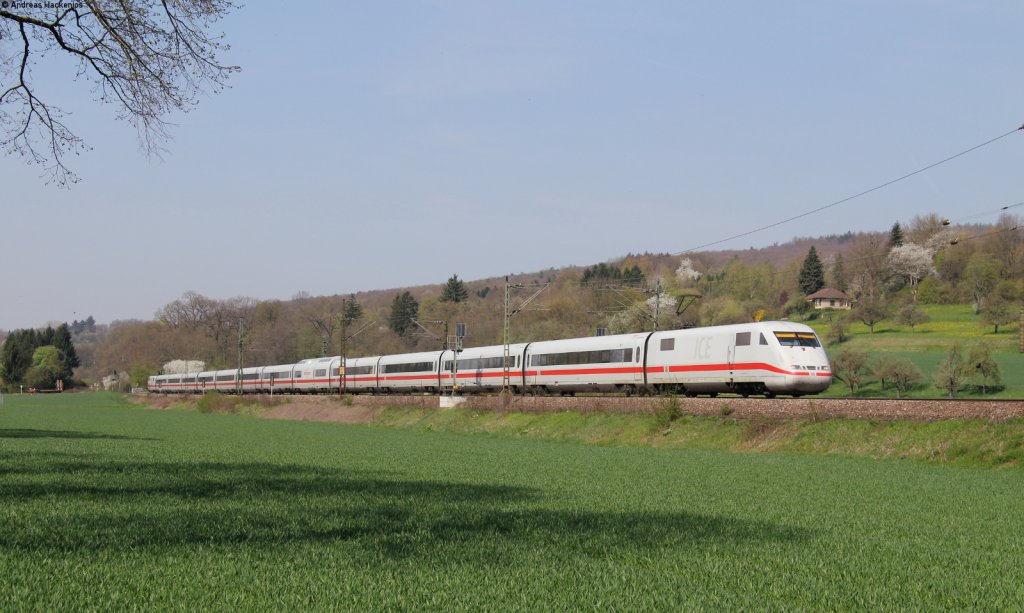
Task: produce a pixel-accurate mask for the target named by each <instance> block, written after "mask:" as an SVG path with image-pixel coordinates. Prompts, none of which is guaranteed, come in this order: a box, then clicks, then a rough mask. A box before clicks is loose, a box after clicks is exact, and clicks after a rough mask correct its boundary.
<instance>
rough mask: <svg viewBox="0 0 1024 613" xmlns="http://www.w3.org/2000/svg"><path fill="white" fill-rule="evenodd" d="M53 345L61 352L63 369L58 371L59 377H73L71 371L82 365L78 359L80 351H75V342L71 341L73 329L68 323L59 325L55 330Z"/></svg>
mask: <svg viewBox="0 0 1024 613" xmlns="http://www.w3.org/2000/svg"><path fill="white" fill-rule="evenodd" d="M53 346H54V347H56V348H57V352H58V353H59V354H60V363H61V370H60V372H59V373H58V377H57V378H59V379H69V378H71V371H72V369H74V368H77V367H78V366H80V365H81V362H80V361H79V360H78V353H77V352H76V351H75V344H74V343H73V342H72V341H71V330H69V329H68V325H67V324H61V325H59V326H57V329H56V330H54V332H53Z"/></svg>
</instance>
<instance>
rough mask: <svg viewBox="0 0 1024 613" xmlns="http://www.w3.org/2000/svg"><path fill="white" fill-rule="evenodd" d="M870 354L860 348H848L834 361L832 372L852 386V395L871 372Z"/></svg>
mask: <svg viewBox="0 0 1024 613" xmlns="http://www.w3.org/2000/svg"><path fill="white" fill-rule="evenodd" d="M869 369H870V367H869V365H868V354H866V353H864V352H863V351H861V350H859V349H847V350H845V351H843V352H841V353H840V354H839V355H837V356H836V357H835V359H834V360H833V361H832V374H833V375H834V376H835V377H836V378H837V379H839V380H840V381H842V382H843V383H845V384H846V385H848V386H849V387H850V395H851V396H853V395H855V394H856V393H857V388H858V387H860V386H861V385H862V384H863V383H864V380H865V379H866V378H867V375H868V372H869Z"/></svg>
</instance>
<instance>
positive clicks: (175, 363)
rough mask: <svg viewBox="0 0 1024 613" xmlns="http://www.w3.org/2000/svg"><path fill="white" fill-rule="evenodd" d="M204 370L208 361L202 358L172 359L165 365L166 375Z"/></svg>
mask: <svg viewBox="0 0 1024 613" xmlns="http://www.w3.org/2000/svg"><path fill="white" fill-rule="evenodd" d="M204 370H206V362H203V361H201V360H171V361H170V362H167V363H166V364H164V367H163V371H164V374H165V375H187V374H188V373H192V372H203V371H204Z"/></svg>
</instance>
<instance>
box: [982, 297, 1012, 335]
mask: <svg viewBox="0 0 1024 613" xmlns="http://www.w3.org/2000/svg"><path fill="white" fill-rule="evenodd" d="M981 319H982V321H984V322H985V323H987V324H988V325H990V326H992V333H993V334H999V326H1003V325H1006V324H1011V323H1013V322H1014V320H1016V319H1017V313H1016V309H1015V308H1014V305H1013V304H1011V303H1010V302H1008V301H1007V300H1006V299H1005V298H1003V297H1002V296H1001V295H999V294H998V293H997V292H992V294H991V295H990V296H988V297H987V298H985V301H984V302H983V303H982V306H981Z"/></svg>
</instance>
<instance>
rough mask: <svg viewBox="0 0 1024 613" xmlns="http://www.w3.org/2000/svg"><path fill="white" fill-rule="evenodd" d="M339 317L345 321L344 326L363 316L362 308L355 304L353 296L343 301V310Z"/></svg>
mask: <svg viewBox="0 0 1024 613" xmlns="http://www.w3.org/2000/svg"><path fill="white" fill-rule="evenodd" d="M341 316H342V317H343V318H344V319H345V325H346V326H347V325H350V324H351V323H352V322H354V321H356V320H357V319H359V318H360V317H362V316H363V307H362V305H360V304H359V303H358V302H356V295H355V294H351V295H349V297H348V300H346V301H345V309H344V311H343V312H342V314H341Z"/></svg>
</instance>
